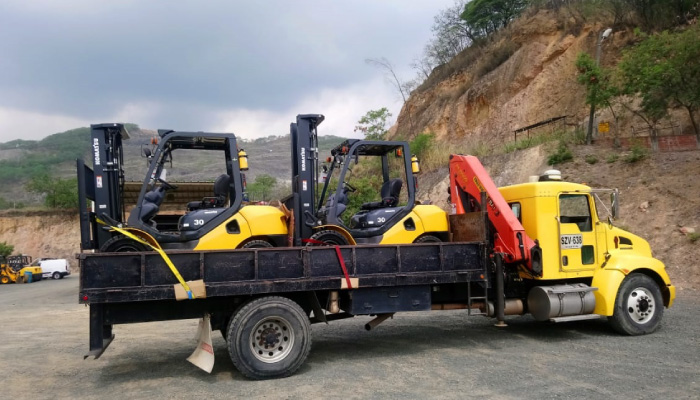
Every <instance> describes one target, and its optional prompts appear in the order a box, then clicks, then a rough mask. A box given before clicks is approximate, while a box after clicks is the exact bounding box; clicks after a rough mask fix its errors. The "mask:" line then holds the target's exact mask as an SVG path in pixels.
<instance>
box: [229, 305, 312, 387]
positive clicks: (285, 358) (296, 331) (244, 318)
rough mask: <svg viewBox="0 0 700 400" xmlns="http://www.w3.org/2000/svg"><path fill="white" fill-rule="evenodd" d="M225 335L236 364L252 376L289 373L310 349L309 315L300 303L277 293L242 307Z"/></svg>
mask: <svg viewBox="0 0 700 400" xmlns="http://www.w3.org/2000/svg"><path fill="white" fill-rule="evenodd" d="M226 336H227V341H226V344H227V347H228V352H229V355H230V356H231V361H233V365H235V366H236V368H237V369H238V370H239V371H240V372H241V373H242V374H243V375H244V376H246V377H248V378H250V379H271V378H282V377H286V376H290V375H292V374H293V373H294V372H296V370H298V369H299V367H301V365H302V364H303V363H304V360H306V357H307V356H308V355H309V351H310V350H311V327H310V324H309V318H308V316H307V315H306V314H305V313H304V310H303V309H302V308H301V307H300V306H299V305H298V304H297V303H295V302H293V301H292V300H289V299H287V298H284V297H278V296H269V297H263V298H259V299H256V300H253V301H251V302H249V303H247V304H246V305H244V306H243V307H241V308H240V309H239V310H238V312H237V313H235V315H234V316H233V318H232V319H231V322H230V323H229V326H228V334H227V335H226Z"/></svg>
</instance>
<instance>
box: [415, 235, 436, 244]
mask: <svg viewBox="0 0 700 400" xmlns="http://www.w3.org/2000/svg"><path fill="white" fill-rule="evenodd" d="M440 242H442V240H440V238H439V237H437V236H433V235H423V236H421V237H419V238H418V239H416V240H414V241H413V243H440Z"/></svg>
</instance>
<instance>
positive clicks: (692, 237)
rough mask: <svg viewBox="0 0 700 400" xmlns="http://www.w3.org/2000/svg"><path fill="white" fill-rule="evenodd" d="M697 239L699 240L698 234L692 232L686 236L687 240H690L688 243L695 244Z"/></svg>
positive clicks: (699, 235) (699, 234)
mask: <svg viewBox="0 0 700 400" xmlns="http://www.w3.org/2000/svg"><path fill="white" fill-rule="evenodd" d="M698 239H700V233H696V232H693V233H689V234H688V240H690V243H695V242H697V241H698Z"/></svg>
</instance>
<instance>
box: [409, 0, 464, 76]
mask: <svg viewBox="0 0 700 400" xmlns="http://www.w3.org/2000/svg"><path fill="white" fill-rule="evenodd" d="M467 3H468V1H467V0H455V2H454V5H453V6H451V7H448V8H446V9H444V10H441V11H440V12H439V13H438V14H437V15H436V16H435V17H434V20H433V21H434V22H433V26H432V31H433V35H434V36H433V38H432V39H431V40H430V42H428V44H427V45H426V46H425V51H424V53H425V56H424V59H423V61H422V62H417V63H415V65H414V68H418V69H419V70H420V71H421V72H422V73H423V74H424V75H426V78H427V74H426V72H427V73H428V74H429V73H430V71H426V70H428V69H429V70H432V69H433V68H435V67H437V66H438V65H443V64H446V63H448V62H449V61H450V60H452V59H453V58H454V57H455V56H456V55H457V54H459V53H460V52H461V51H462V50H464V49H466V48H467V47H469V45H471V43H472V40H473V39H474V33H473V32H472V29H471V27H470V26H469V25H468V24H467V23H466V21H464V19H462V18H461V14H462V12H463V11H464V8H465V6H466V5H467Z"/></svg>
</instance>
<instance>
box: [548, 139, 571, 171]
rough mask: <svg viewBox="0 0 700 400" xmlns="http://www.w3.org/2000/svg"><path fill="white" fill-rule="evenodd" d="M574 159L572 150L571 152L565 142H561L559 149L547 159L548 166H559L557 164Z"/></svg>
mask: <svg viewBox="0 0 700 400" xmlns="http://www.w3.org/2000/svg"><path fill="white" fill-rule="evenodd" d="M573 159H574V155H573V154H572V153H571V150H569V147H568V146H567V145H566V143H565V142H564V141H560V142H559V146H557V149H556V151H555V152H554V153H552V154H550V155H549V157H548V158H547V164H549V165H557V164H563V163H565V162H567V161H571V160H573Z"/></svg>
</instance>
